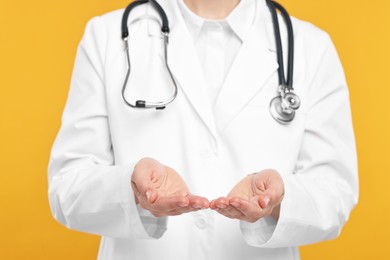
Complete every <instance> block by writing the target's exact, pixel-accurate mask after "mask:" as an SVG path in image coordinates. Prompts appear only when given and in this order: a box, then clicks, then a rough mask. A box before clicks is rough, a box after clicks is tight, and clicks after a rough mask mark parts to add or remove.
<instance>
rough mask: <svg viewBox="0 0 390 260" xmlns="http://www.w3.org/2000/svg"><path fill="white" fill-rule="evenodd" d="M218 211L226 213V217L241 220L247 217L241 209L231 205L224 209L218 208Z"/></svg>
mask: <svg viewBox="0 0 390 260" xmlns="http://www.w3.org/2000/svg"><path fill="white" fill-rule="evenodd" d="M217 212H218V213H219V214H222V215H224V216H225V217H228V218H232V219H240V220H241V219H243V218H244V217H245V215H244V214H243V213H242V212H241V211H239V210H237V209H236V208H234V207H231V206H228V207H226V208H224V209H218V210H217Z"/></svg>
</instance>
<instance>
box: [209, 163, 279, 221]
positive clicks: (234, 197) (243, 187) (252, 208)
mask: <svg viewBox="0 0 390 260" xmlns="http://www.w3.org/2000/svg"><path fill="white" fill-rule="evenodd" d="M283 196H284V183H283V180H282V178H281V177H280V174H279V173H278V172H277V171H275V170H263V171H260V172H257V173H254V174H251V175H248V176H246V177H245V178H244V179H242V180H241V181H240V182H239V183H238V184H237V185H236V186H235V187H234V188H233V189H232V190H231V191H230V193H229V194H228V196H227V197H220V198H218V199H215V200H212V201H211V202H210V208H211V209H213V210H216V211H218V213H220V214H222V215H224V216H226V217H228V218H233V219H239V220H244V221H247V222H251V223H253V222H256V221H257V220H259V219H260V218H263V217H267V216H270V215H272V217H274V218H275V219H276V220H278V219H279V212H280V203H281V202H282V200H283Z"/></svg>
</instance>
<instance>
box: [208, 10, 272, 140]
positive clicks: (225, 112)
mask: <svg viewBox="0 0 390 260" xmlns="http://www.w3.org/2000/svg"><path fill="white" fill-rule="evenodd" d="M264 7H265V6H260V7H259V8H257V9H258V10H257V17H256V21H255V23H254V25H253V26H252V28H251V30H250V32H249V34H248V35H247V36H246V38H245V39H244V42H243V44H242V46H241V48H240V51H239V52H238V54H237V56H236V58H235V60H234V62H233V64H232V66H231V68H230V71H229V73H228V75H227V76H226V79H225V83H224V85H223V87H222V89H221V92H220V94H219V96H218V99H217V103H216V106H215V117H216V124H217V129H218V131H219V133H221V132H222V131H223V130H224V129H225V128H226V126H227V125H228V124H229V122H230V121H231V120H232V119H233V118H234V116H235V115H236V114H237V113H239V111H240V110H241V109H242V108H243V107H244V106H245V105H246V104H247V103H248V102H249V101H250V99H251V98H252V97H253V96H254V95H255V94H256V93H258V92H259V91H260V90H261V88H262V87H263V86H264V85H265V83H266V82H267V81H268V80H269V79H270V77H271V76H272V75H273V74H274V73H277V69H278V64H277V61H276V53H275V52H274V50H273V49H274V48H273V47H272V46H271V45H270V44H271V43H272V40H271V39H270V35H269V28H268V27H270V26H272V23H271V22H270V21H269V19H268V16H267V15H266V13H265V11H267V10H266V9H265V8H266V7H265V8H264ZM259 9H260V10H259ZM276 88H277V86H275V93H276Z"/></svg>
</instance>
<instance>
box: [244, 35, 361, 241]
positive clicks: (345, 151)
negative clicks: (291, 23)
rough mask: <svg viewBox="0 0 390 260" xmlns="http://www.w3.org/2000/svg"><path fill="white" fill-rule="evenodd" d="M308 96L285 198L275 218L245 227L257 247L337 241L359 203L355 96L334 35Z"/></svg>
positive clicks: (327, 42) (286, 176)
mask: <svg viewBox="0 0 390 260" xmlns="http://www.w3.org/2000/svg"><path fill="white" fill-rule="evenodd" d="M324 38H325V39H324V42H325V46H326V47H325V48H322V49H323V51H322V54H321V59H319V63H318V64H319V65H317V66H316V67H317V70H316V73H315V74H314V76H313V77H312V81H311V82H312V83H311V84H310V85H311V87H310V90H309V92H308V99H307V100H308V101H307V102H310V104H308V105H309V106H308V107H309V109H308V114H307V119H306V120H307V121H306V126H305V130H304V136H303V142H302V146H301V149H300V153H299V157H298V160H297V163H296V170H295V172H293V173H282V177H283V181H284V185H285V197H284V199H283V201H282V204H281V214H280V218H279V220H278V222H277V223H276V222H275V221H274V220H273V219H272V218H271V217H268V218H265V219H262V220H259V221H257V222H256V223H252V224H251V223H246V222H240V227H241V231H242V234H243V236H244V239H245V240H246V242H247V243H248V244H250V245H252V246H257V247H265V248H276V247H290V246H300V245H305V244H311V243H316V242H319V241H323V240H328V239H333V238H335V237H337V236H338V235H339V233H340V231H341V229H342V227H343V225H344V224H345V223H346V221H347V219H348V218H349V214H350V212H351V210H352V209H353V207H354V206H355V205H356V203H357V200H358V190H359V188H358V176H357V158H356V149H355V140H354V134H353V127H352V120H351V112H350V104H349V94H348V88H347V85H346V81H345V76H344V71H343V68H342V66H341V63H340V60H339V57H338V55H337V52H336V50H335V48H334V46H333V43H332V42H331V40H330V38H329V36H328V35H326V37H324Z"/></svg>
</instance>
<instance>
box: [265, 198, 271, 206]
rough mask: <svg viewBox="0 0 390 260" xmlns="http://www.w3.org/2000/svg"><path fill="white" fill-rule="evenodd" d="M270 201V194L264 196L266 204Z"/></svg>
mask: <svg viewBox="0 0 390 260" xmlns="http://www.w3.org/2000/svg"><path fill="white" fill-rule="evenodd" d="M269 201H270V198H269V197H268V196H266V197H264V204H265V206H266V207H267V206H268V203H269Z"/></svg>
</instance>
